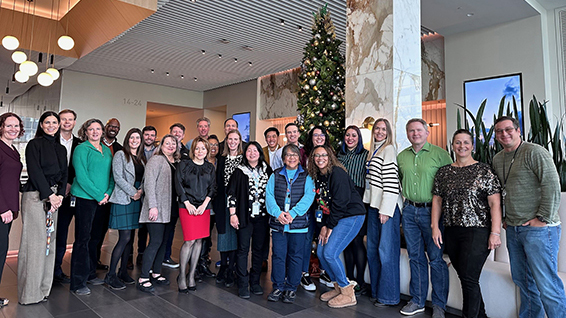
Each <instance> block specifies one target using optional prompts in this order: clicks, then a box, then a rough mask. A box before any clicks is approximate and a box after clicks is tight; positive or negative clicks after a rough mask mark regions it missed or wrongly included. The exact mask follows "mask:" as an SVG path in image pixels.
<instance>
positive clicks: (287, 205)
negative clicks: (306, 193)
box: [285, 203, 291, 212]
mask: <svg viewBox="0 0 566 318" xmlns="http://www.w3.org/2000/svg"><path fill="white" fill-rule="evenodd" d="M290 208H291V205H290V204H289V203H285V212H289V209H290Z"/></svg>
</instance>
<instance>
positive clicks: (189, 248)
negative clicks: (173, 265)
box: [175, 136, 216, 294]
mask: <svg viewBox="0 0 566 318" xmlns="http://www.w3.org/2000/svg"><path fill="white" fill-rule="evenodd" d="M209 151H210V146H209V145H208V141H207V140H206V139H204V138H202V137H200V136H199V137H196V138H195V139H194V140H193V141H192V143H191V149H190V159H183V160H181V162H180V163H179V167H178V169H177V172H176V177H175V187H176V191H177V195H178V196H179V207H180V208H179V219H180V220H181V226H182V227H183V239H184V241H185V242H184V243H183V246H182V247H181V251H180V255H179V265H180V267H179V277H178V278H177V285H178V287H179V292H180V293H184V294H187V293H188V292H189V290H196V289H197V285H196V282H195V273H196V268H197V264H198V261H199V257H200V250H201V247H202V238H205V237H209V236H210V201H211V200H212V198H214V196H215V195H216V175H215V171H214V166H213V165H212V164H211V163H210V162H208V161H206V156H207V154H208V152H209ZM188 263H190V264H189V265H190V266H189V274H188V275H187V276H185V275H186V274H185V273H186V269H187V264H188ZM187 277H188V281H189V282H188V286H187Z"/></svg>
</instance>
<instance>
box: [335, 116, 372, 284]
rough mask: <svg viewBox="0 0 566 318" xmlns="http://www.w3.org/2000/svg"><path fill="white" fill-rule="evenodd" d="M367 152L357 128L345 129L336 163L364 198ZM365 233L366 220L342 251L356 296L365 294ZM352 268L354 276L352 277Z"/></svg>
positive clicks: (347, 274) (349, 127) (347, 273)
mask: <svg viewBox="0 0 566 318" xmlns="http://www.w3.org/2000/svg"><path fill="white" fill-rule="evenodd" d="M368 154H369V152H368V151H367V150H366V149H364V143H363V140H362V133H361V132H360V129H359V128H358V127H357V126H354V125H352V126H348V127H346V133H345V134H344V141H343V142H342V146H341V147H340V150H339V151H338V161H340V163H341V164H342V165H344V167H345V168H346V171H347V172H348V175H349V176H350V178H352V181H354V186H355V188H356V190H357V191H358V193H359V194H360V197H362V198H363V197H364V190H365V182H366V161H367V159H368ZM366 233H367V218H366V222H364V225H363V226H362V228H361V230H360V232H359V233H358V235H357V236H356V237H355V238H354V240H353V241H352V242H351V243H350V244H349V245H348V247H346V249H345V250H344V262H345V263H346V276H347V277H348V279H350V280H352V281H355V282H356V283H357V285H356V286H355V288H354V290H355V291H356V294H358V293H359V294H365V292H366V286H365V282H364V275H365V273H366V263H367V251H366V246H365V245H364V236H365V235H366ZM354 268H356V275H355V276H354Z"/></svg>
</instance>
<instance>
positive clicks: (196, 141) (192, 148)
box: [189, 136, 210, 160]
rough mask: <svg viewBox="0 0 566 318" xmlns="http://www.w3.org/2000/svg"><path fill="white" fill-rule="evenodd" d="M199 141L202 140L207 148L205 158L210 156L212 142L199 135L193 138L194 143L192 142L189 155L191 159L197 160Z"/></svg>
mask: <svg viewBox="0 0 566 318" xmlns="http://www.w3.org/2000/svg"><path fill="white" fill-rule="evenodd" d="M199 142H202V143H203V144H204V147H205V148H206V157H205V158H204V159H206V158H207V157H208V154H209V153H210V143H209V142H208V140H206V139H204V138H202V137H201V136H198V137H196V138H195V139H193V143H192V144H191V152H189V157H190V158H191V160H195V150H196V149H197V144H198V143H199Z"/></svg>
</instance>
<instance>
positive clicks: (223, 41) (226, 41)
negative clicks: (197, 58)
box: [220, 39, 230, 44]
mask: <svg viewBox="0 0 566 318" xmlns="http://www.w3.org/2000/svg"><path fill="white" fill-rule="evenodd" d="M220 43H224V44H228V43H230V41H228V40H226V39H220Z"/></svg>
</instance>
